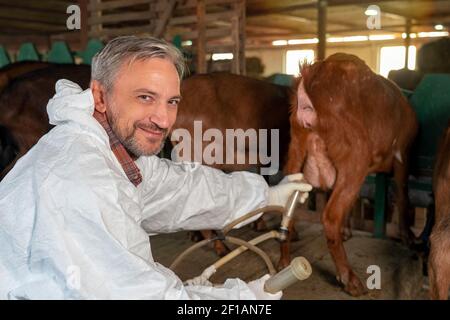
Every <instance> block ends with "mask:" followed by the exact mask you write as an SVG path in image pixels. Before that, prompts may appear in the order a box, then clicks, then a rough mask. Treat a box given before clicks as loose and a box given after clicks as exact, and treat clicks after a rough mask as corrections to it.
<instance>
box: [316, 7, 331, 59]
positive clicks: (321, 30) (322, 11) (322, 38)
mask: <svg viewBox="0 0 450 320" xmlns="http://www.w3.org/2000/svg"><path fill="white" fill-rule="evenodd" d="M327 6H328V1H326V0H320V1H319V2H318V3H317V10H318V13H317V16H318V17H319V19H318V20H317V38H318V39H319V42H318V43H317V59H319V60H323V59H325V54H326V48H327Z"/></svg>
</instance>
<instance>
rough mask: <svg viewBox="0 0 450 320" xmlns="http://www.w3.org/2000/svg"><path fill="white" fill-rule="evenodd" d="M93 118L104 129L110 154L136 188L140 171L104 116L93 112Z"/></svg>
mask: <svg viewBox="0 0 450 320" xmlns="http://www.w3.org/2000/svg"><path fill="white" fill-rule="evenodd" d="M94 118H95V119H96V120H97V121H98V122H99V123H100V124H101V126H102V127H103V129H105V131H106V133H107V134H108V137H109V145H110V147H111V150H112V152H113V153H114V155H115V156H116V158H117V160H119V163H120V165H121V166H122V168H123V170H124V171H125V174H126V175H127V177H128V179H129V180H130V181H131V183H133V184H134V185H135V186H136V187H137V186H138V185H139V184H140V183H141V182H142V175H141V171H140V170H139V168H138V167H137V165H136V163H135V162H134V160H133V158H132V157H131V156H130V154H129V153H128V151H127V150H126V149H125V147H124V146H123V144H122V143H121V142H120V141H119V139H118V138H117V136H116V135H115V134H114V132H113V130H112V128H111V127H110V125H109V123H108V119H107V118H106V114H105V113H101V112H98V111H97V110H94Z"/></svg>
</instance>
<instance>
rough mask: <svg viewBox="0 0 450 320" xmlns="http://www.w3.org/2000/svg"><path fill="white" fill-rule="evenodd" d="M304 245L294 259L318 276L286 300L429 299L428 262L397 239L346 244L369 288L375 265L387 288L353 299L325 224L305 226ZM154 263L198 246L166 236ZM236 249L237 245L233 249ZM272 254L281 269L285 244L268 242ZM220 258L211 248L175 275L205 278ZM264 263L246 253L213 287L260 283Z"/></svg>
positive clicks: (155, 243)
mask: <svg viewBox="0 0 450 320" xmlns="http://www.w3.org/2000/svg"><path fill="white" fill-rule="evenodd" d="M266 217H267V216H266ZM266 220H267V222H268V225H269V227H270V226H273V227H275V226H277V225H278V223H279V217H270V216H268V218H267V219H266ZM296 227H297V232H298V234H299V241H296V242H293V243H292V246H291V252H292V257H295V256H304V257H305V258H307V259H308V261H309V262H310V263H311V265H312V269H313V274H312V275H311V277H310V278H309V279H307V280H305V281H302V282H298V283H296V284H294V285H292V286H291V287H289V288H287V289H286V290H285V291H284V295H283V299H291V300H292V299H333V300H334V299H345V300H347V299H364V300H367V299H428V296H427V292H426V291H425V290H424V289H423V285H424V281H425V279H424V277H423V276H422V261H421V259H420V258H419V257H418V256H417V255H416V254H415V253H414V252H412V251H410V250H408V249H407V248H405V247H404V246H402V245H401V244H399V243H396V242H394V241H392V240H381V239H374V238H372V237H371V235H370V234H369V233H365V232H358V231H353V237H352V238H351V239H350V240H348V241H347V242H345V248H346V251H347V255H348V257H349V261H350V264H351V265H352V267H353V270H354V271H355V273H356V274H357V275H358V276H359V277H360V279H361V280H362V282H363V283H366V279H367V278H368V277H369V276H370V274H368V273H366V270H367V267H368V266H369V265H378V266H379V267H380V270H381V289H380V290H369V292H368V294H366V295H364V296H362V297H359V298H353V297H351V296H349V295H348V294H346V293H345V292H344V291H343V290H342V289H341V288H340V286H339V284H338V282H337V280H336V277H335V267H334V263H333V261H332V259H331V256H330V254H329V252H328V248H327V245H326V241H325V236H324V234H323V230H322V225H321V224H317V223H305V222H299V223H297V225H296ZM260 234H262V233H261V232H256V231H254V230H252V229H251V228H250V227H248V226H246V227H243V228H241V229H239V230H233V231H232V232H231V233H230V235H232V236H235V237H239V238H242V239H245V240H250V239H252V238H254V237H256V236H258V235H260ZM150 241H151V244H152V251H153V256H154V259H155V260H156V261H157V262H159V263H161V264H163V265H165V266H169V265H170V264H171V263H172V262H173V260H174V259H175V258H176V256H177V255H178V254H179V253H181V252H182V251H183V250H184V249H186V248H188V247H189V246H191V245H192V244H193V242H191V241H190V239H189V235H188V233H187V232H178V233H174V234H165V235H158V236H153V237H151V238H150ZM229 247H230V248H234V247H233V246H231V245H230V246H229ZM259 247H260V248H261V249H263V250H264V251H265V252H266V253H268V254H269V256H270V257H271V259H272V261H273V262H274V264H275V265H276V263H277V262H278V258H279V245H278V242H277V241H276V240H268V241H267V242H265V243H263V244H261V245H259ZM217 259H218V257H217V256H216V255H215V253H214V252H213V250H212V248H211V247H210V246H205V247H203V248H201V249H199V250H197V251H196V252H195V253H194V254H192V255H191V256H188V257H187V258H186V260H184V261H183V262H182V263H181V265H179V266H178V267H177V269H176V270H175V272H176V273H177V274H178V275H179V276H180V278H181V279H183V280H186V279H189V278H192V277H194V276H197V275H199V274H200V273H201V272H202V271H203V269H204V268H206V267H208V266H209V265H211V264H212V263H214V262H215V261H216V260H217ZM267 272H268V271H267V269H266V267H265V264H264V262H263V261H262V259H260V258H259V257H258V256H256V255H255V254H253V253H251V252H245V253H243V254H241V255H240V256H239V257H237V258H235V259H234V260H232V261H231V262H229V263H228V264H227V265H225V266H224V267H222V268H221V269H219V270H218V271H217V273H216V274H215V275H213V276H212V277H211V279H210V280H211V281H212V282H213V283H223V282H224V281H225V279H226V278H234V277H238V278H241V279H243V280H244V281H250V280H253V279H257V278H258V277H260V276H262V275H264V274H265V273H267Z"/></svg>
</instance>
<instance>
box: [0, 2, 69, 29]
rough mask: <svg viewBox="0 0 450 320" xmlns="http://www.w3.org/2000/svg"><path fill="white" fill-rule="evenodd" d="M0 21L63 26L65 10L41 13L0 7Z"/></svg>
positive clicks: (65, 16)
mask: <svg viewBox="0 0 450 320" xmlns="http://www.w3.org/2000/svg"><path fill="white" fill-rule="evenodd" d="M0 19H9V20H18V21H31V22H38V23H47V24H53V25H64V26H65V25H66V19H67V15H66V10H65V9H64V11H62V12H61V13H56V12H43V11H35V10H30V9H21V8H14V7H11V6H6V5H0Z"/></svg>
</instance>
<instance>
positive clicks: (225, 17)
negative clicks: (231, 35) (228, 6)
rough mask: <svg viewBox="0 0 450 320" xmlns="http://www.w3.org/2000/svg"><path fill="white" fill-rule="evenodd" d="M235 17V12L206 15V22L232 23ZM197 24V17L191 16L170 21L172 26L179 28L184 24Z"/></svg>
mask: <svg viewBox="0 0 450 320" xmlns="http://www.w3.org/2000/svg"><path fill="white" fill-rule="evenodd" d="M233 16H234V13H233V11H224V12H217V13H206V14H205V22H206V23H210V22H215V21H230V20H231V19H232V18H233ZM196 22H197V15H189V16H182V17H174V18H172V19H170V21H169V25H170V26H177V25H183V24H194V23H196Z"/></svg>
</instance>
